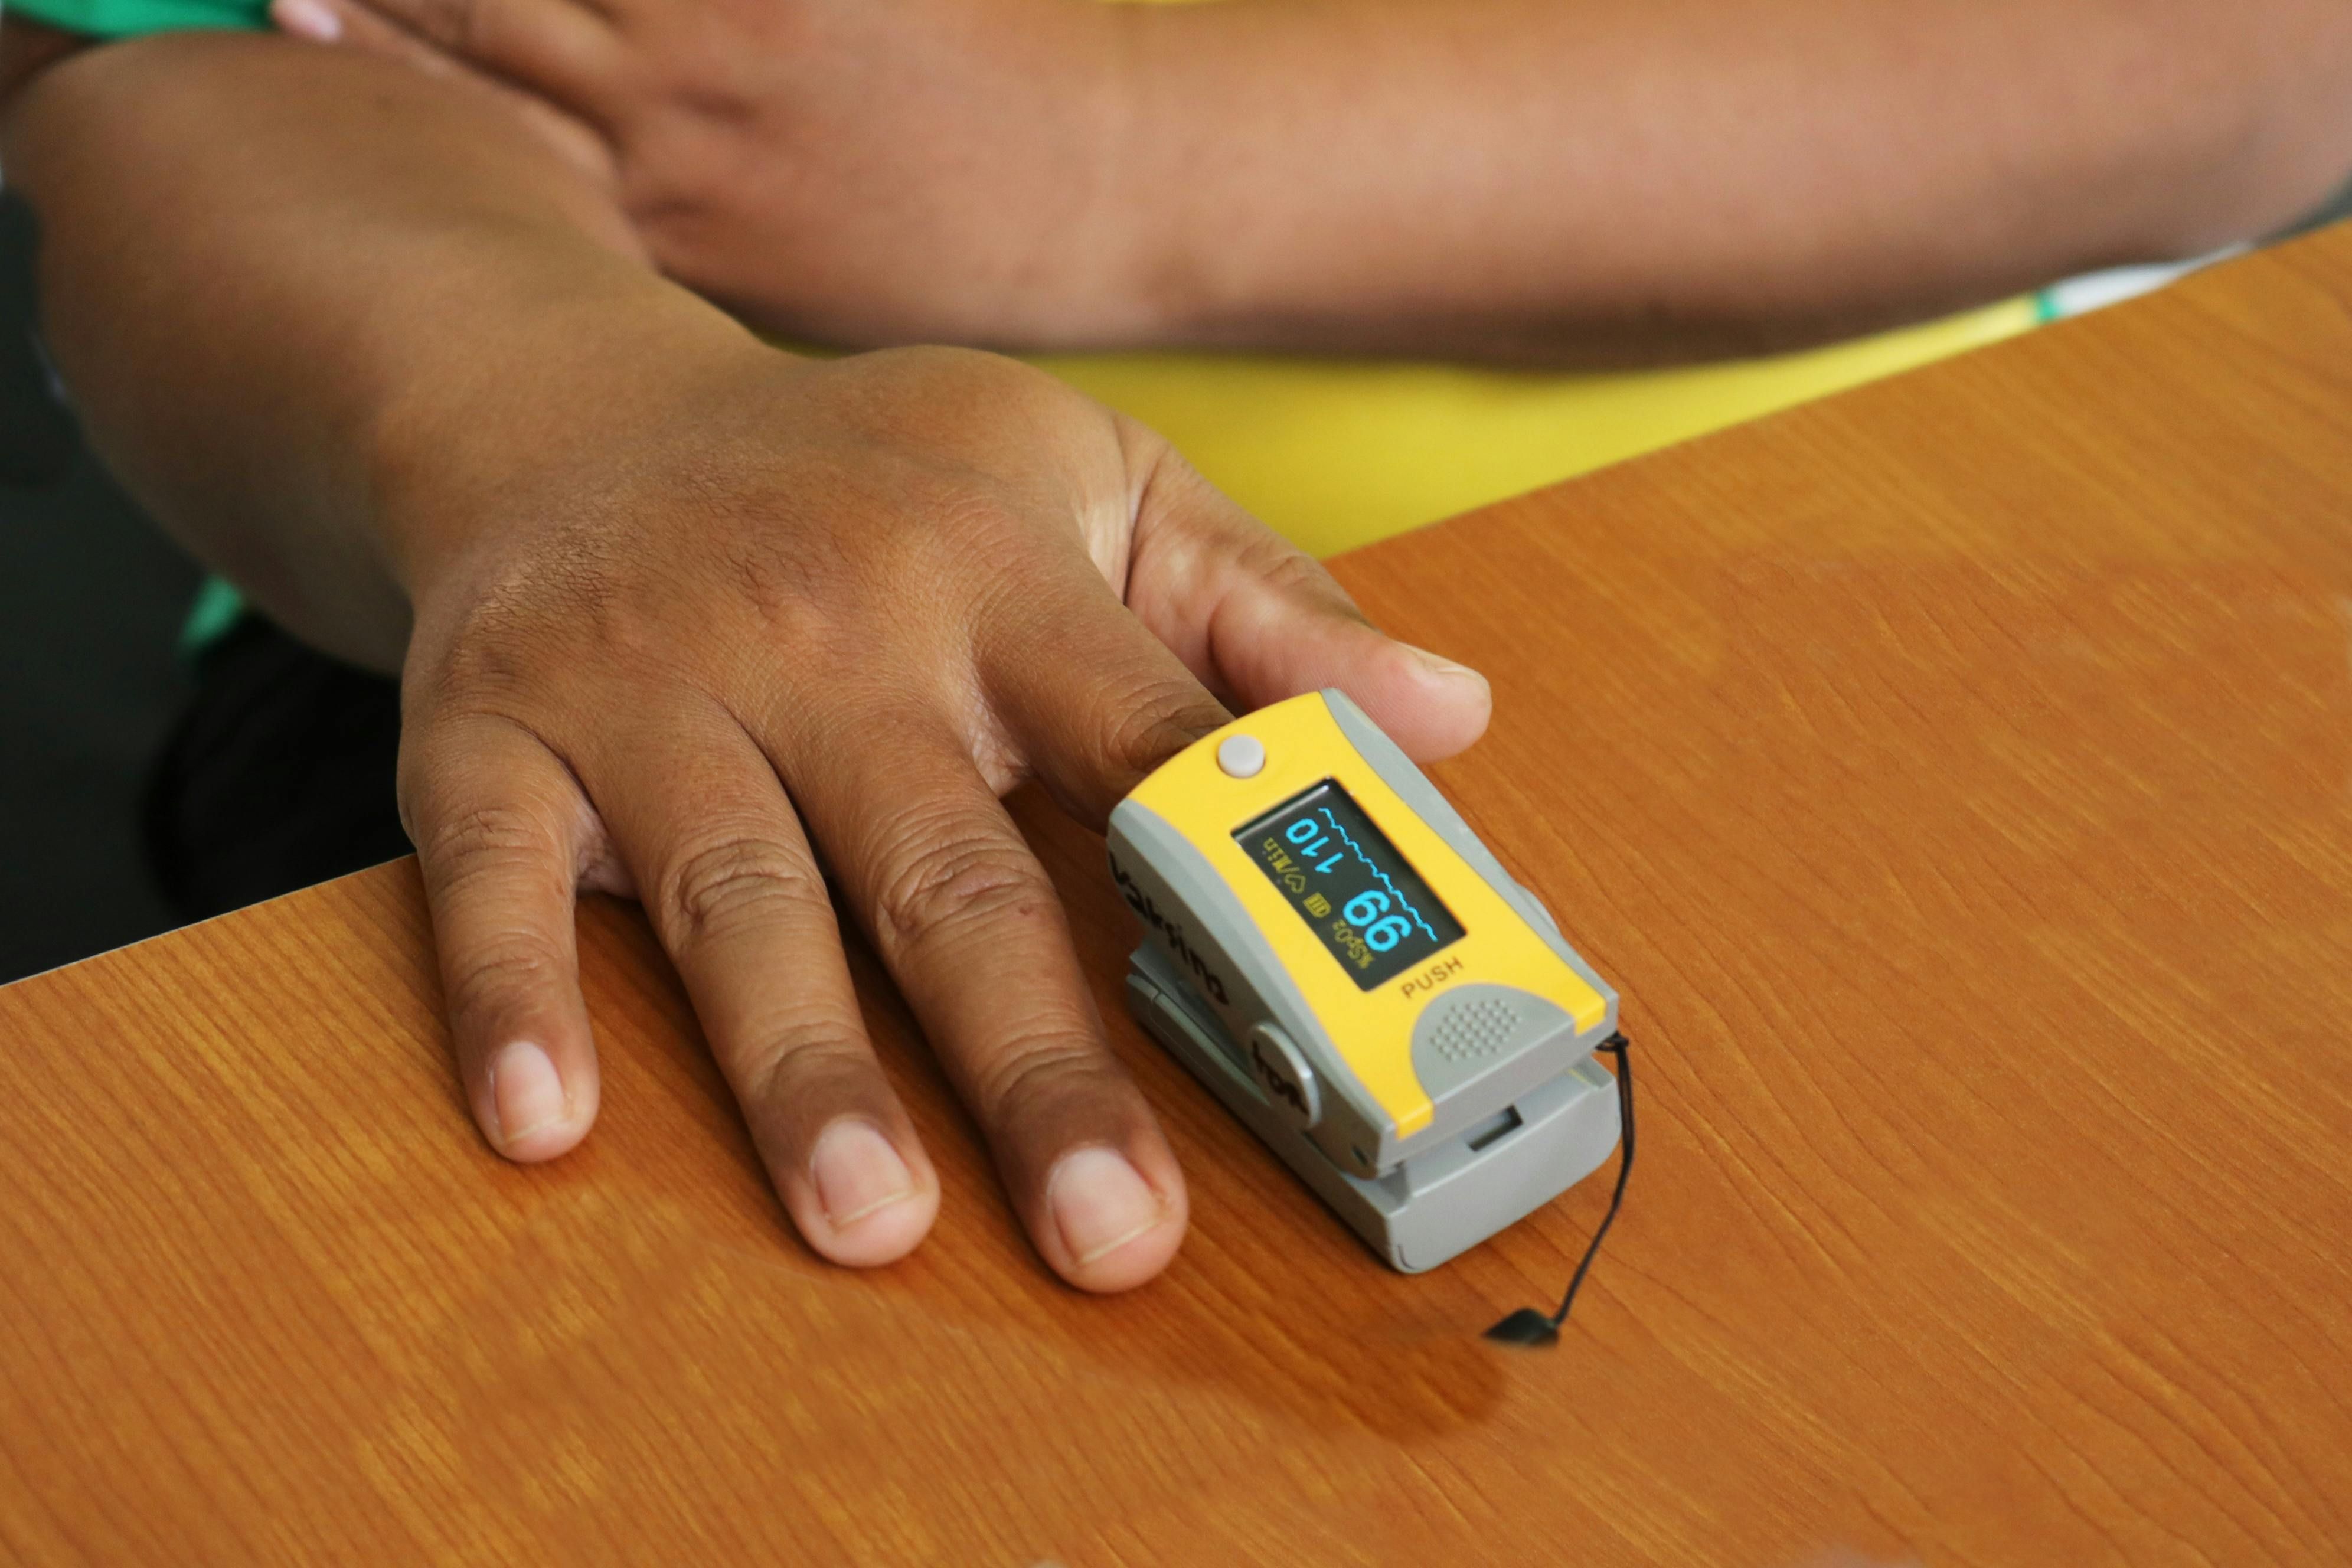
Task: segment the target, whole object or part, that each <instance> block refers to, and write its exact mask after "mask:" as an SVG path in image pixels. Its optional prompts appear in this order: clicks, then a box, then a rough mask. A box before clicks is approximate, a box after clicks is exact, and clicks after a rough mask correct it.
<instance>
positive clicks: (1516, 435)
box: [1035, 299, 2037, 555]
mask: <svg viewBox="0 0 2352 1568" xmlns="http://www.w3.org/2000/svg"><path fill="white" fill-rule="evenodd" d="M2036 320H2037V313H2036V308H2035V306H2034V304H2033V302H2032V300H2024V299H2021V300H2011V301H2007V302H2005V303H2002V304H1999V305H1992V306H1988V307H1986V308H1984V309H1981V310H1972V311H1969V312H1968V313H1966V314H1964V315H1959V316H1954V317H1951V318H1949V319H1948V320H1945V321H1933V322H1929V323H1927V324H1926V325H1923V326H1916V327H1907V328H1905V329H1903V330H1901V331H1894V332H1886V333H1883V334H1881V335H1879V336H1877V337H1873V338H1865V339H1863V340H1861V341H1860V342H1850V343H1840V344H1836V345H1834V346H1832V347H1829V348H1821V349H1811V350H1807V351H1805V352H1803V353H1792V354H1783V355H1779V356H1776V357H1774V358H1770V359H1762V360H1749V361H1742V362H1737V363H1722V364H1708V365H1696V366H1690V367H1685V368H1678V369H1674V370H1653V371H1633V372H1609V373H1595V374H1572V375H1571V374H1540V373H1527V372H1517V371H1498V370H1481V369H1475V368H1470V367H1465V366H1454V365H1438V364H1413V363H1364V362H1361V361H1328V360H1309V359H1297V358H1288V357H1283V356H1277V355H1271V354H1205V353H1121V354H1062V355H1055V356H1051V357H1046V358H1041V359H1039V360H1037V361H1036V362H1035V363H1039V364H1042V365H1044V366H1045V367H1046V368H1047V369H1049V370H1051V371H1053V372H1055V374H1058V375H1060V376H1062V377H1063V378H1064V379H1066V380H1067V381H1069V382H1071V383H1073V384H1076V386H1078V387H1079V388H1081V389H1082V390H1084V391H1086V392H1087V393H1088V394H1090V395H1093V396H1095V397H1097V398H1099V399H1101V400H1102V401H1103V402H1105V403H1108V404H1109V405H1111V406H1112V407H1114V408H1118V409H1119V410H1121V411H1123V412H1125V413H1128V414H1130V415H1133V416H1135V417H1136V418H1138V419H1140V420H1142V421H1143V422H1144V423H1145V424H1147V425H1149V426H1151V427H1152V428H1153V429H1155V430H1158V431H1159V432H1160V434H1161V435H1163V436H1166V437H1168V438H1169V439H1170V440H1171V441H1173V442H1174V443H1175V444H1176V447H1177V449H1178V450H1179V451H1181V452H1182V453H1183V454H1184V455H1185V456H1186V457H1188V458H1191V459H1192V462H1193V463H1194V465H1195V466H1197V467H1198V468H1200V469H1201V471H1202V473H1203V474H1205V475H1207V476H1208V478H1209V479H1212V480H1213V481H1214V482H1215V483H1217V484H1218V485H1220V486H1222V487H1223V489H1224V490H1225V492H1226V493H1227V494H1229V495H1231V496H1232V497H1234V500H1238V501H1240V502H1241V503H1242V504H1243V505H1244V506H1246V507H1248V508H1249V509H1250V510H1252V511H1254V512H1255V513H1256V514H1257V515H1258V516H1259V517H1261V518H1263V519H1265V521H1267V522H1268V523H1270V524H1272V525H1273V526H1274V527H1276V528H1277V529H1279V530H1281V531H1283V532H1284V533H1286V534H1287V535H1288V536H1289V537H1290V538H1292V539H1294V540H1296V541H1297V542H1298V543H1299V544H1300V545H1301V546H1303V547H1304V548H1305V549H1307V551H1309V552H1312V553H1314V554H1317V555H1329V554H1333V553H1336V552H1339V551H1342V550H1349V549H1352V548H1354V547H1355V546H1357V545H1360V544H1369V543H1370V542H1372V541H1373V540H1376V539H1384V538H1386V537H1387V536H1388V535H1390V534H1391V533H1398V532H1402V531H1404V530H1405V529H1408V528H1413V527H1417V526H1419V525H1420V524H1422V523H1424V522H1433V521H1436V520H1437V519H1439V518H1443V517H1448V516H1451V515H1453V514H1454V513H1455V512H1458V511H1462V510H1466V509H1468V508H1470V507H1474V506H1478V505H1481V504H1483V503H1485V502H1487V501H1492V500H1501V499H1503V498H1504V497H1506V496H1513V495H1517V494H1519V493H1521V492H1523V491H1526V490H1530V489H1536V488H1537V487H1538V486H1540V485H1547V484H1551V483H1554V482H1556V481H1558V480H1560V479H1567V478H1569V477H1570V476H1571V475H1574V474H1580V473H1584V472H1586V471H1587V470H1589V469H1592V468H1600V467H1601V466H1602V465H1604V464H1607V463H1613V462H1616V461H1618V460H1619V459H1620V458H1630V457H1633V456H1634V455H1635V454H1636V453H1640V452H1646V451H1650V450H1652V449H1653V448H1654V447H1664V446H1668V445H1671V444H1672V443H1674V442H1676V441H1681V440H1685V439H1687V438H1689V437H1693V436H1696V435H1700V434H1702V433H1704V432H1706V431H1708V430H1713V429H1717V428H1719V427H1721V426H1726V425H1735V424H1738V422H1740V421H1741V420H1744V419H1753V418H1755V417H1756V416H1759V415H1761V414H1769V413H1770V412H1771V411H1772V410H1774V409H1776V408H1785V407H1788V406H1789V405H1791V404H1797V403H1803V402H1805V401H1807V400H1808V399H1811V398H1815V397H1819V396H1822V395H1824V394H1826V393H1831V392H1835V391H1838V390H1840V389H1841V388H1843V387H1848V386H1853V385H1855V384H1859V383H1862V382H1865V381H1870V380H1874V379H1875V378H1876V377H1879V376H1882V375H1889V374H1893V373H1895V372H1896V371H1899V370H1906V369H1908V368H1910V367H1911V366H1913V365H1916V364H1924V363H1927V362H1928V361H1929V360H1934V359H1940V358H1942V357H1943V356H1945V355H1947V354H1951V353H1958V352H1959V351H1960V350H1962V349H1968V348H1973V347H1975V346H1976V345H1978V344H1979V343H1987V342H1993V341H1995V340H1997V339H2000V338H2005V337H2009V336H2011V335H2012V334H2014V333H2017V332H2021V331H2025V330H2026V329H2027V328H2029V327H2031V326H2032V325H2033V324H2034V322H2035V321H2036Z"/></svg>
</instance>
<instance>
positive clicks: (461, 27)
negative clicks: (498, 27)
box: [416, 0, 481, 55]
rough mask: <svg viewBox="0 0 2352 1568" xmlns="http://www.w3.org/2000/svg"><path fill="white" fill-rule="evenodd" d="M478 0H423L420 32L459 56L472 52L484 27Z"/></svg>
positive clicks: (418, 16)
mask: <svg viewBox="0 0 2352 1568" xmlns="http://www.w3.org/2000/svg"><path fill="white" fill-rule="evenodd" d="M480 22H481V18H480V13H479V9H478V0H421V3H420V4H419V5H417V7H416V27H417V31H418V32H420V33H422V34H424V35H425V37H428V38H430V39H432V40H433V41H434V42H435V43H436V44H439V45H441V46H442V47H445V48H447V49H450V50H452V51H454V52H456V53H457V54H459V55H464V54H467V53H468V52H470V51H471V49H472V48H473V46H474V44H475V43H476V41H477V37H478V32H479V28H480Z"/></svg>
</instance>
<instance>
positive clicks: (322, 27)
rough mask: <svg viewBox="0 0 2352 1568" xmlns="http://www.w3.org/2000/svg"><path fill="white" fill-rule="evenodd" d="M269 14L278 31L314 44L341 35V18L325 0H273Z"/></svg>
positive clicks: (331, 40) (331, 39) (327, 41)
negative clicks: (308, 40)
mask: <svg viewBox="0 0 2352 1568" xmlns="http://www.w3.org/2000/svg"><path fill="white" fill-rule="evenodd" d="M269 16H270V20H272V21H274V22H276V23H277V24H278V28H279V30H280V31H283V32H288V33H291V34H293V35H294V36H295V37H298V38H308V39H310V41H311V42H312V43H314V44H331V43H333V42H334V41H335V40H336V39H337V38H340V37H342V36H343V19H342V18H341V16H336V15H335V13H334V9H333V7H331V6H330V5H327V4H326V3H325V0H275V4H273V5H271V6H270V7H269Z"/></svg>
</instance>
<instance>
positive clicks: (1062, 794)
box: [979, 559, 1233, 830]
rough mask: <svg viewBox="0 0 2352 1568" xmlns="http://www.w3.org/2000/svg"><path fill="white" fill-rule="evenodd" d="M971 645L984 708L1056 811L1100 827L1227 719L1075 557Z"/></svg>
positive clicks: (1035, 580) (1039, 578)
mask: <svg viewBox="0 0 2352 1568" xmlns="http://www.w3.org/2000/svg"><path fill="white" fill-rule="evenodd" d="M1024 607H1025V609H1026V612H1027V613H1026V614H1025V615H1024V616H1022V617H1020V618H1019V619H1017V620H1009V619H1008V620H1000V621H998V622H996V623H993V624H992V626H991V628H990V630H991V634H992V642H990V643H989V644H986V645H984V646H983V647H982V648H981V649H980V650H979V653H980V666H981V668H982V670H983V671H984V672H985V679H986V680H987V683H988V690H989V697H990V700H991V706H992V707H993V708H994V710H996V712H997V713H998V714H999V716H1000V718H1001V720H1002V721H1003V724H1004V726H1005V728H1006V729H1007V730H1008V731H1011V732H1012V735H1013V738H1014V740H1015V742H1016V744H1017V747H1018V749H1019V752H1020V753H1021V755H1022V756H1023V757H1024V759H1025V760H1026V761H1027V763H1028V764H1029V766H1030V768H1031V770H1032V771H1033V772H1034V773H1036V775H1037V777H1038V778H1039V779H1040V780H1041V781H1042V782H1043V783H1044V784H1045V787H1046V789H1047V790H1048V791H1050V792H1051V793H1052V795H1053V796H1054V798H1055V800H1056V801H1058V802H1059V803H1060V804H1061V805H1062V808H1063V809H1064V810H1066V811H1067V812H1068V813H1069V814H1070V815H1071V816H1075V817H1076V818H1077V819H1078V820H1079V821H1081V822H1084V823H1087V825H1089V826H1093V827H1095V828H1096V829H1097V830H1099V829H1100V828H1101V827H1102V826H1103V825H1104V824H1105V823H1106V822H1108V820H1109V819H1110V813H1111V808H1112V807H1114V806H1116V805H1118V803H1119V802H1120V801H1121V800H1124V799H1125V798H1126V797H1127V795H1129V792H1131V791H1132V790H1133V789H1134V788H1135V786H1136V785H1137V784H1141V783H1142V782H1143V780H1144V778H1145V776H1146V775H1148V774H1149V773H1151V771H1152V770H1153V769H1155V768H1157V767H1159V766H1160V763H1164V762H1166V761H1167V760H1168V759H1169V758H1170V757H1172V756H1174V755H1175V754H1176V753H1177V752H1181V751H1182V750H1183V749H1184V748H1185V747H1186V746H1189V745H1191V744H1192V742H1194V741H1197V740H1199V739H1200V738H1201V737H1202V736H1203V735H1205V734H1208V733H1209V732H1210V731H1213V730H1216V729H1219V728H1221V727H1223V725H1224V724H1225V723H1227V722H1228V721H1231V719H1232V718H1233V715H1232V714H1231V713H1230V712H1228V711H1227V710H1226V709H1225V707H1224V705H1223V703H1221V702H1219V701H1218V700H1216V698H1215V697H1213V696H1212V695H1211V694H1210V693H1209V691H1208V690H1207V689H1204V688H1203V687H1202V684H1201V682H1200V680H1199V679H1197V678H1196V677H1195V676H1194V675H1193V673H1192V670H1190V669H1188V668H1185V666H1184V662H1183V660H1181V659H1180V658H1177V657H1176V655H1175V653H1174V652H1173V651H1171V649H1170V648H1169V647H1168V645H1167V644H1166V643H1163V642H1162V641H1160V639H1159V638H1158V637H1154V636H1153V635H1152V634H1151V632H1150V629H1149V628H1147V627H1146V626H1144V624H1143V622H1142V621H1140V620H1139V619H1138V618H1137V617H1136V616H1133V615H1131V614H1129V611H1128V609H1127V607H1126V606H1125V605H1121V604H1120V603H1119V602H1118V595H1115V594H1113V593H1112V592H1111V591H1110V588H1109V586H1108V584H1105V583H1104V582H1103V580H1102V577H1101V574H1099V573H1097V572H1095V571H1093V570H1092V569H1091V568H1090V566H1089V564H1088V563H1087V562H1085V561H1084V560H1083V559H1076V560H1074V561H1073V563H1072V570H1071V571H1070V572H1068V573H1067V574H1055V575H1052V576H1050V577H1049V576H1047V575H1046V574H1036V575H1034V576H1033V577H1032V578H1031V579H1030V584H1029V593H1028V595H1027V597H1026V600H1025V605H1024Z"/></svg>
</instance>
